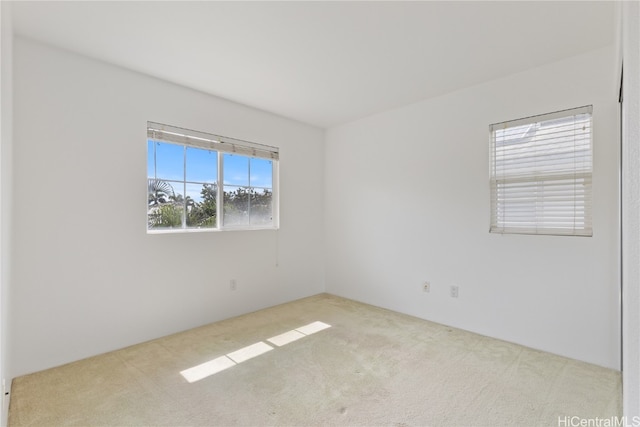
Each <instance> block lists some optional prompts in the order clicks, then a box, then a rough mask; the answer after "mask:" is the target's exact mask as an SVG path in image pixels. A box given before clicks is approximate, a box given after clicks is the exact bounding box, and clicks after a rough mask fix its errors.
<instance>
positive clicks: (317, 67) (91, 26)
mask: <svg viewBox="0 0 640 427" xmlns="http://www.w3.org/2000/svg"><path fill="white" fill-rule="evenodd" d="M613 14H614V4H613V2H571V1H569V2H457V1H456V2H447V1H441V2H438V1H433V2H431V1H428V2H163V1H161V2H55V1H54V2H46V1H45V2H19V3H17V4H15V10H14V19H15V29H16V32H17V34H18V35H20V36H23V37H27V38H31V39H34V40H38V41H40V42H44V43H47V44H51V45H54V46H58V47H62V48H64V49H68V50H71V51H74V52H77V53H80V54H83V55H86V56H89V57H93V58H96V59H100V60H103V61H106V62H109V63H113V64H116V65H120V66H122V67H125V68H129V69H132V70H135V71H139V72H142V73H145V74H148V75H151V76H155V77H159V78H162V79H164V80H166V81H169V82H173V83H177V84H180V85H183V86H187V87H191V88H194V89H197V90H200V91H203V92H206V93H209V94H212V95H215V96H219V97H222V98H226V99H229V100H232V101H235V102H239V103H241V104H245V105H249V106H252V107H256V108H259V109H262V110H265V111H270V112H272V113H276V114H279V115H282V116H285V117H289V118H291V119H294V120H298V121H301V122H303V123H308V124H311V125H313V126H317V127H321V128H329V127H332V126H336V125H339V124H343V123H347V122H350V121H353V120H355V119H358V118H361V117H365V116H368V115H371V114H375V113H378V112H381V111H386V110H389V109H392V108H396V107H400V106H403V105H407V104H410V103H413V102H417V101H420V100H422V99H426V98H430V97H433V96H438V95H442V94H445V93H448V92H452V91H454V90H457V89H460V88H464V87H469V86H472V85H475V84H478V83H481V82H484V81H488V80H493V79H496V78H499V77H504V76H507V75H510V74H513V73H516V72H520V71H524V70H527V69H530V68H534V67H536V66H540V65H542V64H546V63H550V62H554V61H557V60H560V59H562V58H566V57H568V56H572V55H576V54H580V53H584V52H587V51H589V50H593V49H597V48H600V47H603V46H606V45H609V44H611V43H613V34H614V31H613V16H614V15H613Z"/></svg>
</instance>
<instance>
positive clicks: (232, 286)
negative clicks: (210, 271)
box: [229, 279, 238, 291]
mask: <svg viewBox="0 0 640 427" xmlns="http://www.w3.org/2000/svg"><path fill="white" fill-rule="evenodd" d="M229 289H231V290H232V291H235V290H236V289H238V282H237V281H236V279H231V281H230V282H229Z"/></svg>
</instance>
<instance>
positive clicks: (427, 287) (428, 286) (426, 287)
mask: <svg viewBox="0 0 640 427" xmlns="http://www.w3.org/2000/svg"><path fill="white" fill-rule="evenodd" d="M422 291H423V292H431V283H429V282H424V284H423V285H422Z"/></svg>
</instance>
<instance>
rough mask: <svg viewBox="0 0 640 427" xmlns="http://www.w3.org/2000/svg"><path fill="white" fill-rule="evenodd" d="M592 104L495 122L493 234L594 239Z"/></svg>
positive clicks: (492, 164)
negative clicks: (592, 236) (568, 236)
mask: <svg viewBox="0 0 640 427" xmlns="http://www.w3.org/2000/svg"><path fill="white" fill-rule="evenodd" d="M592 111H593V107H592V106H590V105H589V106H585V107H580V108H575V109H571V110H564V111H558V112H555V113H550V114H543V115H540V116H534V117H528V118H524V119H519V120H512V121H508V122H503V123H496V124H493V125H491V126H490V133H491V228H490V231H491V232H494V233H519V234H551V235H572V236H591V235H592V234H593V231H592V219H591V176H592V170H593V148H592V118H591V115H592Z"/></svg>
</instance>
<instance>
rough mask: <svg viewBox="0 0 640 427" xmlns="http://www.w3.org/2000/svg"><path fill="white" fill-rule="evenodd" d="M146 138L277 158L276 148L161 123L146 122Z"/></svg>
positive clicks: (245, 154)
mask: <svg viewBox="0 0 640 427" xmlns="http://www.w3.org/2000/svg"><path fill="white" fill-rule="evenodd" d="M147 137H148V138H150V139H152V140H154V141H165V142H173V143H176V144H183V145H187V146H190V147H198V148H204V149H207V150H215V151H220V152H223V153H236V154H241V155H243V156H251V157H259V158H263V159H271V160H278V158H279V150H278V148H277V147H271V146H269V145H262V144H256V143H255V142H249V141H242V140H240V139H235V138H229V137H226V136H219V135H213V134H210V133H205V132H198V131H195V130H190V129H183V128H179V127H175V126H169V125H164V124H161V123H154V122H147Z"/></svg>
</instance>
